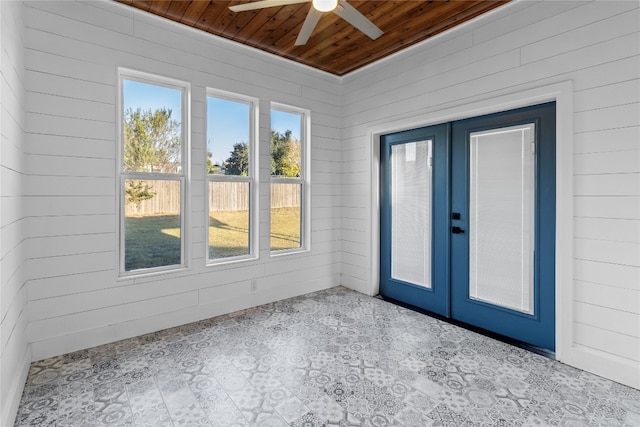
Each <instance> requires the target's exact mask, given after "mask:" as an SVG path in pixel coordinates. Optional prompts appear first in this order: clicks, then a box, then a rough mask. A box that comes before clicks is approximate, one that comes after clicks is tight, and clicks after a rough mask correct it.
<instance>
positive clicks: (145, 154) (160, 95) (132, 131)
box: [122, 80, 182, 173]
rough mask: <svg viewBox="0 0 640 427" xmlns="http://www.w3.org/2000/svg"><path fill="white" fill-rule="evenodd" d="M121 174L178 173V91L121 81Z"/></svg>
mask: <svg viewBox="0 0 640 427" xmlns="http://www.w3.org/2000/svg"><path fill="white" fill-rule="evenodd" d="M122 92H123V117H122V132H123V141H124V147H123V159H122V170H123V171H124V172H154V173H182V163H181V162H182V91H181V90H178V89H171V88H167V87H164V86H158V85H153V84H147V83H140V82H136V81H131V80H124V81H123V90H122Z"/></svg>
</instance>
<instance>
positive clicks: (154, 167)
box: [118, 69, 189, 275]
mask: <svg viewBox="0 0 640 427" xmlns="http://www.w3.org/2000/svg"><path fill="white" fill-rule="evenodd" d="M119 86H120V102H119V111H120V132H119V134H120V144H119V146H120V155H119V159H120V160H119V162H118V163H119V166H118V168H119V172H120V173H119V176H120V180H119V201H120V251H119V253H120V273H121V274H125V275H126V274H134V273H135V274H137V273H142V272H148V271H156V270H168V269H176V268H181V267H185V266H186V262H185V248H186V244H185V236H184V234H185V233H184V230H185V215H184V212H185V203H186V200H187V194H186V190H187V189H186V185H187V183H186V176H187V164H188V163H187V161H186V157H187V155H186V153H188V137H187V135H188V131H189V130H188V120H187V117H189V116H188V105H189V104H188V96H189V84H188V83H183V82H178V81H175V80H171V79H167V78H162V77H157V76H153V75H150V74H146V73H141V72H136V71H129V70H122V69H120V70H119Z"/></svg>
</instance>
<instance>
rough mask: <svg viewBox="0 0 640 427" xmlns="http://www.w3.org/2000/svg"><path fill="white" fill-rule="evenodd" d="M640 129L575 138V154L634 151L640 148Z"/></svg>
mask: <svg viewBox="0 0 640 427" xmlns="http://www.w3.org/2000/svg"><path fill="white" fill-rule="evenodd" d="M638 141H640V127H638V126H635V127H628V128H618V129H606V130H601V131H595V132H585V133H580V134H577V135H575V136H574V138H573V152H574V154H583V153H606V152H611V151H632V150H636V149H637V148H638Z"/></svg>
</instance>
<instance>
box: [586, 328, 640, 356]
mask: <svg viewBox="0 0 640 427" xmlns="http://www.w3.org/2000/svg"><path fill="white" fill-rule="evenodd" d="M574 329H575V336H576V339H575V342H576V343H577V344H579V345H583V346H585V347H590V348H593V349H595V350H598V351H602V352H605V353H609V354H612V355H616V356H620V357H624V358H626V359H630V360H633V361H635V362H638V361H640V340H639V339H638V338H635V337H631V336H629V335H624V334H619V333H616V332H611V331H607V330H606V329H602V328H597V327H594V326H591V325H585V324H583V323H575V324H574Z"/></svg>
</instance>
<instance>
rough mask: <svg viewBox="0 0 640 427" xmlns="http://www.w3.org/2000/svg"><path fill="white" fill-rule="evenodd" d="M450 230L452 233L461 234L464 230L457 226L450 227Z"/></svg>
mask: <svg viewBox="0 0 640 427" xmlns="http://www.w3.org/2000/svg"><path fill="white" fill-rule="evenodd" d="M451 232H452V233H453V234H463V233H464V230H463V229H462V228H460V227H458V226H454V227H451Z"/></svg>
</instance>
